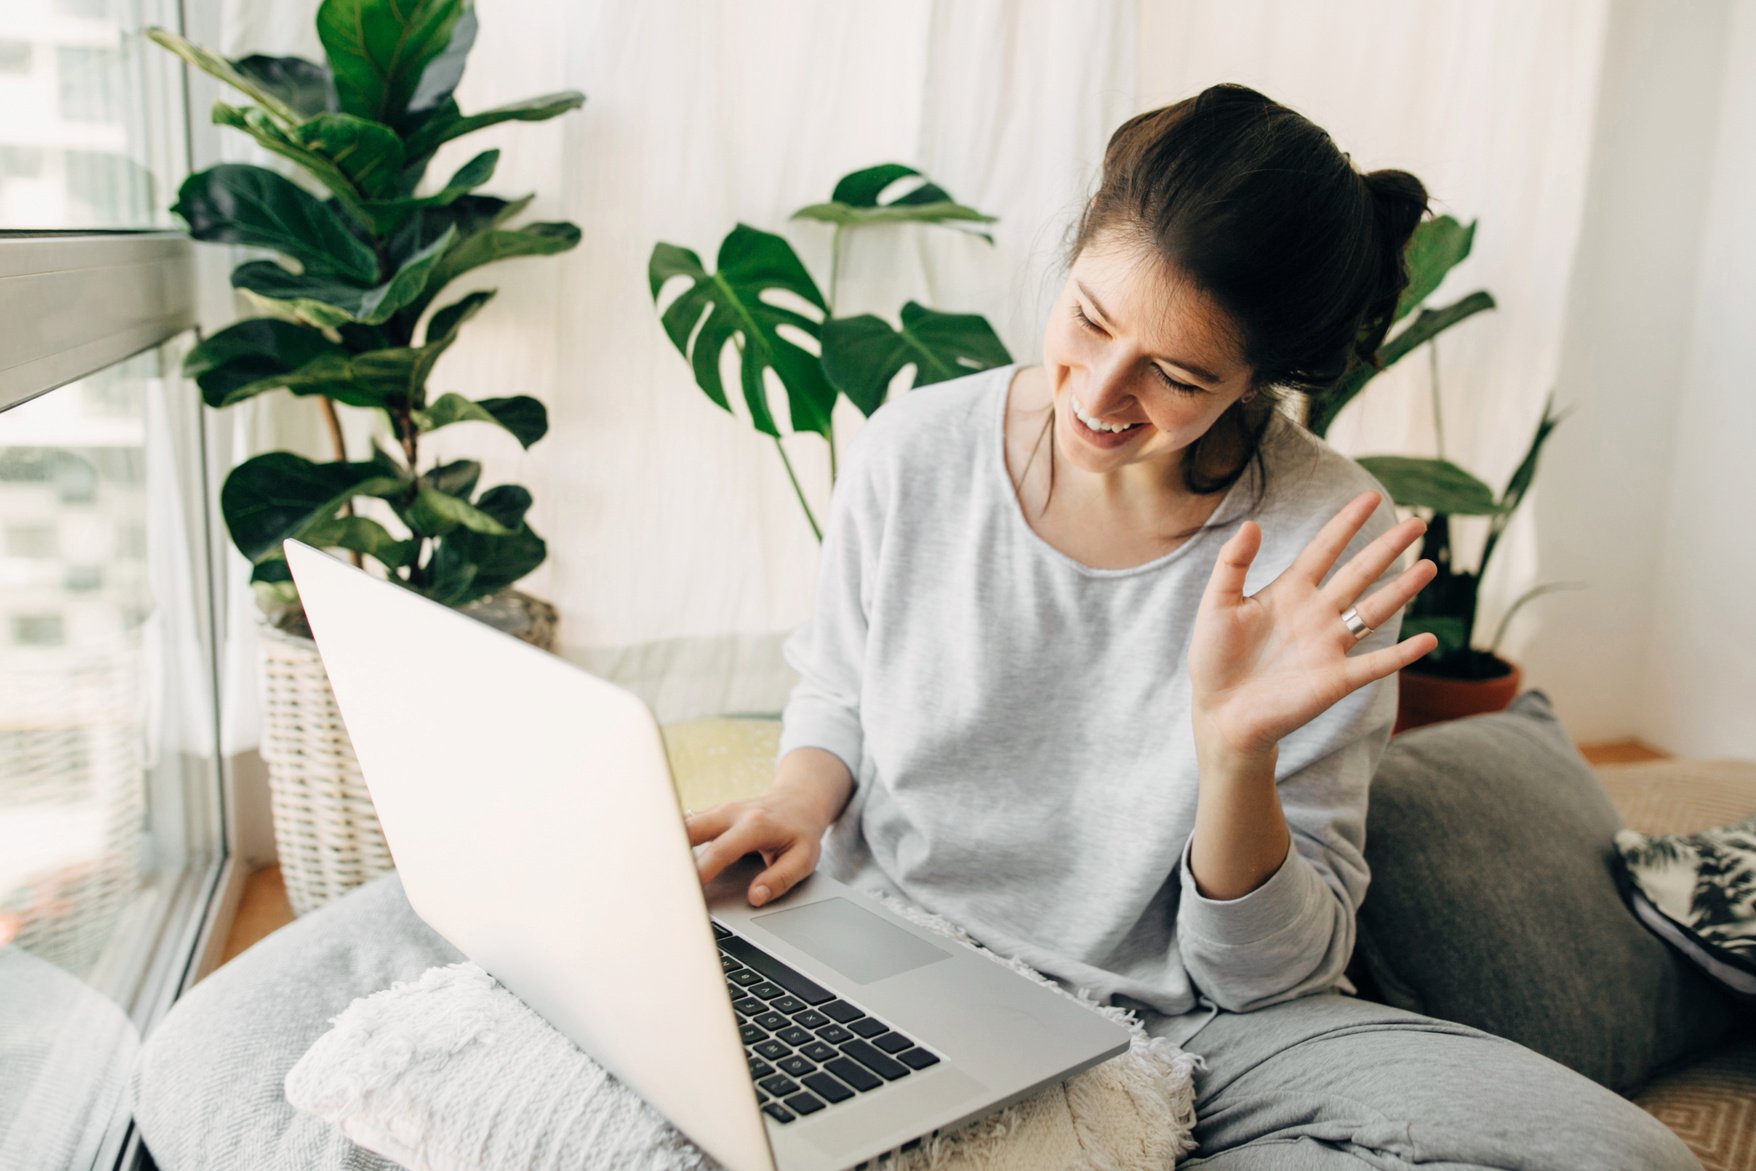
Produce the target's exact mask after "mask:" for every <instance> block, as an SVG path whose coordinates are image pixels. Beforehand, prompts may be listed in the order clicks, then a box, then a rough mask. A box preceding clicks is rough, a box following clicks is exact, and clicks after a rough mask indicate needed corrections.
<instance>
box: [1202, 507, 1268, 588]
mask: <svg viewBox="0 0 1756 1171" xmlns="http://www.w3.org/2000/svg"><path fill="white" fill-rule="evenodd" d="M1261 548H1262V526H1261V525H1259V524H1257V523H1256V522H1255V521H1253V520H1247V521H1245V522H1244V523H1243V524H1241V525H1239V526H1238V531H1237V532H1235V533H1233V534H1232V539H1231V540H1229V541H1227V542H1226V543H1225V544H1223V545H1221V546H1220V549H1219V560H1217V561H1215V562H1214V563H1213V573H1212V574H1211V575H1209V577H1208V579H1207V591H1206V593H1205V594H1204V595H1203V596H1202V599H1201V604H1202V605H1204V606H1211V607H1214V608H1215V609H1221V610H1223V609H1226V608H1228V607H1231V606H1236V605H1238V604H1239V603H1241V602H1242V601H1243V600H1244V578H1245V576H1246V575H1248V574H1249V572H1250V563H1251V562H1252V561H1255V560H1256V554H1257V552H1258V551H1259V550H1260V549H1261Z"/></svg>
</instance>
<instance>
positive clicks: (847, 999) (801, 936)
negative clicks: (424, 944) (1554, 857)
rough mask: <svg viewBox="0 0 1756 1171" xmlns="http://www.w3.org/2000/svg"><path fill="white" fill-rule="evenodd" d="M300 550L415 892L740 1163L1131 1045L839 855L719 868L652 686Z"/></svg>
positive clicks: (848, 1136) (431, 912)
mask: <svg viewBox="0 0 1756 1171" xmlns="http://www.w3.org/2000/svg"><path fill="white" fill-rule="evenodd" d="M285 550H286V555H287V562H288V564H289V565H290V566H291V567H292V573H293V578H294V580H295V581H296V582H297V584H298V587H299V596H300V597H301V599H303V601H304V606H305V612H306V614H307V616H308V617H309V619H310V622H311V629H312V632H313V634H314V635H315V637H316V641H317V649H318V651H319V652H320V653H321V654H322V656H323V662H324V666H325V668H326V669H327V671H328V673H329V679H330V682H331V684H332V685H333V687H334V691H335V698H336V703H337V705H338V706H339V707H340V709H341V715H342V719H343V721H344V723H345V724H346V725H347V730H348V734H349V736H350V737H351V739H352V741H353V745H354V749H355V752H356V753H357V755H358V757H359V761H360V769H361V772H362V774H363V776H364V777H365V781H366V786H367V788H368V789H369V790H370V792H371V795H372V801H373V804H374V805H375V806H376V808H377V811H378V818H379V822H380V824H381V825H382V827H383V830H384V836H385V839H386V841H387V842H388V844H389V846H390V852H391V855H392V856H393V857H394V859H395V861H396V865H397V869H398V870H399V871H400V872H401V876H402V883H403V889H404V890H405V891H406V892H407V895H408V899H409V902H410V904H411V905H412V906H413V908H414V910H415V912H416V913H417V914H419V915H420V917H421V918H422V919H423V920H425V921H426V922H427V923H428V924H429V925H431V926H432V928H433V929H434V930H435V931H437V932H438V933H439V934H440V935H442V936H444V937H445V938H446V939H447V940H449V941H450V942H451V943H452V944H453V945H454V946H455V947H456V948H457V949H458V950H459V951H461V952H462V953H463V954H464V955H466V956H468V957H469V958H470V959H471V960H473V961H475V962H476V963H478V964H480V965H481V966H482V967H483V968H484V969H486V970H487V971H488V972H489V973H491V974H492V975H493V976H494V977H495V978H496V979H498V980H499V981H500V983H501V984H503V985H504V986H505V987H506V988H507V989H508V990H510V991H511V992H513V993H514V994H515V995H517V996H518V997H519V998H521V999H522V1000H523V1001H524V1002H525V1003H526V1004H527V1005H529V1006H530V1007H531V1008H532V1009H533V1010H534V1011H535V1012H537V1013H538V1014H539V1015H541V1016H542V1017H543V1018H545V1019H546V1020H547V1021H549V1023H550V1024H552V1025H554V1026H555V1028H557V1029H559V1030H560V1031H561V1032H562V1033H564V1034H565V1035H566V1036H567V1037H568V1038H569V1039H571V1040H572V1041H573V1042H574V1043H575V1044H576V1045H578V1046H579V1047H580V1048H581V1049H582V1050H584V1051H585V1052H586V1053H587V1054H589V1055H590V1056H591V1057H592V1058H593V1059H595V1060H596V1061H597V1062H598V1063H599V1064H601V1065H603V1066H604V1067H605V1068H606V1069H607V1070H609V1071H610V1072H611V1073H613V1074H614V1075H615V1076H616V1077H618V1078H620V1079H621V1080H622V1081H623V1082H624V1083H625V1084H627V1085H628V1086H630V1087H631V1088H633V1089H634V1090H635V1091H636V1092H637V1093H639V1094H640V1095H641V1096H642V1097H643V1098H644V1099H645V1100H646V1101H647V1102H648V1103H650V1104H651V1105H652V1106H653V1107H654V1108H656V1109H657V1110H658V1111H659V1112H660V1113H662V1114H663V1115H664V1116H665V1117H666V1118H667V1119H669V1120H670V1121H671V1122H672V1123H673V1124H674V1125H675V1126H676V1127H677V1128H678V1129H679V1130H680V1131H682V1132H683V1133H684V1134H686V1135H688V1136H689V1138H690V1139H691V1140H693V1141H694V1142H695V1143H696V1144H697V1145H699V1146H700V1147H701V1148H702V1149H703V1150H705V1151H706V1152H707V1153H708V1154H710V1155H711V1156H713V1157H714V1158H715V1159H717V1160H719V1162H720V1163H721V1164H723V1165H724V1166H725V1167H727V1168H729V1169H730V1171H831V1169H839V1168H847V1167H852V1166H855V1165H857V1164H859V1163H862V1162H864V1161H866V1160H868V1159H871V1158H874V1157H876V1156H879V1155H883V1154H885V1153H887V1152H890V1151H892V1150H897V1149H905V1148H907V1147H911V1146H913V1145H914V1144H915V1143H916V1142H918V1141H919V1140H920V1139H921V1138H922V1137H924V1136H929V1135H932V1134H935V1133H940V1132H943V1131H946V1130H949V1129H950V1128H952V1127H955V1126H957V1125H958V1124H960V1123H963V1122H967V1121H970V1120H972V1119H975V1118H979V1117H981V1116H982V1115H984V1114H987V1113H989V1112H991V1111H993V1110H995V1109H998V1108H999V1107H1001V1106H1004V1105H1006V1104H1007V1103H1009V1102H1012V1101H1015V1100H1017V1099H1020V1098H1023V1097H1025V1096H1027V1095H1029V1094H1031V1093H1033V1092H1034V1091H1036V1090H1037V1089H1039V1088H1040V1087H1043V1086H1045V1085H1048V1084H1050V1083H1053V1082H1055V1081H1057V1080H1059V1079H1062V1078H1066V1077H1069V1076H1071V1075H1073V1074H1075V1073H1078V1072H1080V1071H1081V1070H1084V1069H1087V1068H1089V1067H1091V1066H1093V1065H1096V1064H1097V1063H1099V1062H1101V1061H1104V1060H1105V1059H1107V1058H1110V1057H1113V1056H1115V1055H1117V1054H1119V1053H1121V1052H1123V1051H1124V1050H1125V1049H1126V1048H1127V1047H1128V1041H1129V1033H1128V1030H1127V1029H1125V1028H1123V1027H1122V1026H1120V1025H1118V1024H1116V1023H1115V1022H1113V1021H1110V1020H1108V1019H1106V1018H1105V1017H1103V1016H1102V1015H1100V1014H1098V1013H1095V1012H1092V1011H1091V1010H1090V1009H1088V1008H1085V1007H1082V1006H1080V1005H1079V1004H1077V1003H1076V1002H1074V1001H1072V1000H1069V999H1067V998H1066V997H1063V996H1060V995H1058V994H1057V993H1055V992H1054V991H1052V990H1050V989H1047V988H1044V987H1042V986H1041V985H1039V984H1037V983H1036V982H1035V981H1033V980H1031V979H1029V978H1028V977H1025V976H1022V975H1020V974H1018V973H1017V972H1014V971H1012V970H1011V969H1009V968H1008V967H1006V966H1005V965H1003V964H998V963H995V962H994V961H993V960H991V959H989V958H986V957H984V956H981V955H978V954H976V953H975V952H973V951H972V950H970V949H969V948H967V947H965V946H964V945H962V944H960V943H957V942H955V941H953V940H950V939H946V938H944V937H942V936H939V935H936V934H934V933H932V932H930V931H927V930H924V929H922V928H920V927H917V926H916V925H915V924H913V923H911V922H909V921H908V920H907V919H904V918H902V917H901V916H899V915H896V914H894V913H892V912H891V911H890V910H888V909H887V908H886V907H885V906H884V905H883V904H882V903H881V902H879V901H878V900H877V899H875V898H872V897H870V896H867V895H865V894H863V893H861V892H860V891H857V890H854V889H853V888H851V887H848V886H846V885H844V884H842V883H839V882H837V881H835V880H834V879H833V878H831V877H830V876H829V875H827V874H822V873H818V874H813V875H812V876H810V877H809V878H807V879H805V880H804V881H802V882H800V883H799V884H798V885H797V886H795V887H794V888H793V889H792V890H790V891H788V892H787V893H786V894H785V895H784V896H782V897H781V898H778V899H775V900H773V901H771V902H769V903H767V904H765V905H764V906H762V907H752V906H750V904H749V901H748V899H747V897H746V891H747V890H748V888H749V885H750V881H751V879H753V878H754V877H755V875H756V873H757V872H758V871H759V870H760V869H761V868H762V865H761V860H760V858H759V857H757V856H754V855H752V856H749V857H746V858H744V859H743V860H741V861H740V862H738V863H735V864H733V865H732V866H731V867H728V868H727V870H726V871H725V872H724V873H723V874H722V875H720V876H719V877H717V878H716V879H715V880H714V881H713V882H712V883H711V884H709V885H708V886H707V887H706V889H704V888H703V886H702V883H701V879H700V875H699V873H698V871H697V869H696V865H695V852H694V850H693V849H692V848H691V847H690V845H689V838H688V834H687V832H686V831H685V829H684V827H683V816H682V809H681V807H680V805H679V801H678V796H677V792H676V789H675V787H674V784H673V781H672V776H671V771H670V765H669V762H668V760H667V757H666V755H665V747H664V742H663V740H662V739H661V737H660V735H659V728H658V724H657V722H656V721H655V719H654V717H653V714H652V712H651V710H650V709H648V707H647V706H646V704H645V703H644V702H642V701H641V700H640V699H639V698H638V697H637V696H635V695H633V694H632V693H630V692H628V691H626V690H623V689H622V688H620V687H617V686H615V685H613V684H611V683H609V682H607V681H605V680H603V679H600V678H598V677H596V676H594V675H592V674H590V673H588V672H586V671H584V670H581V669H580V668H578V667H576V666H574V665H572V664H570V663H568V662H566V661H565V660H564V659H561V658H560V657H558V656H556V655H552V654H550V653H548V652H546V651H542V650H539V649H538V648H536V647H533V646H529V645H527V644H525V643H523V642H520V641H518V640H517V639H515V638H512V637H511V636H509V635H506V634H503V633H501V632H499V631H497V630H494V629H492V628H490V627H489V626H487V625H485V624H483V623H481V622H478V621H476V620H475V619H472V618H469V617H467V616H465V615H463V614H460V613H458V612H457V611H455V610H452V609H449V608H447V607H445V606H441V605H439V604H438V603H435V602H432V601H430V600H428V599H426V598H423V597H421V596H420V595H418V594H416V593H413V592H412V591H410V590H408V589H406V588H404V587H402V586H401V585H398V584H395V583H392V582H388V581H385V580H382V579H379V578H375V577H373V576H372V575H370V574H368V573H365V572H363V571H361V570H359V569H356V568H354V567H353V566H351V565H349V564H347V563H346V562H344V561H341V560H339V559H337V558H335V557H332V556H330V555H328V554H327V553H323V552H320V551H318V550H316V549H313V548H310V547H309V546H306V545H303V544H301V543H299V542H297V541H288V542H286V545H285Z"/></svg>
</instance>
